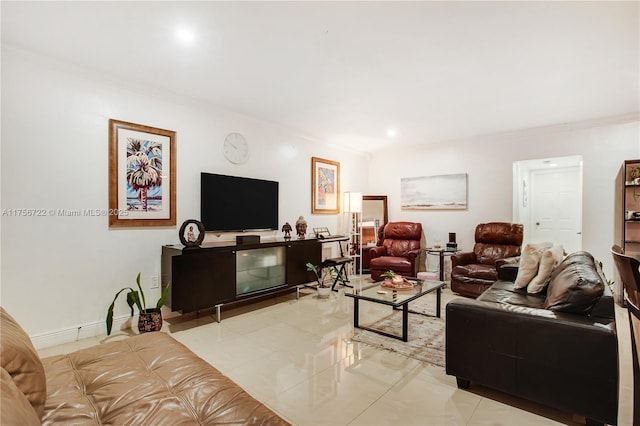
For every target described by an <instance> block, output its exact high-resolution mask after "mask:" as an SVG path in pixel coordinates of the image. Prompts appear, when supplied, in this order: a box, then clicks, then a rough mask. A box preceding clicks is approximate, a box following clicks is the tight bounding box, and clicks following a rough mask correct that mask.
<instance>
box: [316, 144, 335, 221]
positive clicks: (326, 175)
mask: <svg viewBox="0 0 640 426" xmlns="http://www.w3.org/2000/svg"><path fill="white" fill-rule="evenodd" d="M311 213H313V214H337V213H340V163H338V162H337V161H331V160H327V159H324V158H318V157H311Z"/></svg>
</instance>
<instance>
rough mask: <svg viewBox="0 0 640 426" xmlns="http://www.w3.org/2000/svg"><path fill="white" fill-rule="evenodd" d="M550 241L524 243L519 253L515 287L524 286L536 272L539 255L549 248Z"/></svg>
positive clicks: (550, 245)
mask: <svg viewBox="0 0 640 426" xmlns="http://www.w3.org/2000/svg"><path fill="white" fill-rule="evenodd" d="M552 246H553V244H552V243H538V244H526V245H525V246H524V249H523V250H522V254H521V255H520V263H519V264H518V276H517V277H516V281H515V285H514V287H515V288H525V287H526V286H528V285H529V282H530V281H531V279H532V278H533V277H535V276H536V274H537V273H538V266H539V264H540V257H541V256H542V253H544V251H545V250H547V249H549V248H551V247H552Z"/></svg>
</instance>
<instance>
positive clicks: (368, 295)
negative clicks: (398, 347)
mask: <svg viewBox="0 0 640 426" xmlns="http://www.w3.org/2000/svg"><path fill="white" fill-rule="evenodd" d="M407 279H408V280H409V281H410V282H412V283H414V285H413V288H409V289H406V290H392V289H388V288H385V287H382V286H381V285H380V284H381V282H379V283H375V284H374V285H373V286H371V287H367V288H364V289H362V290H354V292H353V293H345V296H347V297H352V298H353V326H354V327H356V328H360V329H362V330H368V331H373V332H374V333H378V334H382V335H383V336H387V337H393V338H394V339H401V340H403V341H405V342H406V341H407V340H408V338H409V312H412V313H416V314H421V315H426V314H423V313H421V312H413V311H409V302H411V301H413V300H416V299H418V298H420V297H422V296H424V295H425V294H428V293H431V292H432V291H436V308H435V316H436V317H438V318H440V296H441V291H442V288H443V287H444V285H445V283H444V281H426V280H419V279H416V278H407ZM360 300H366V301H368V302H374V303H381V304H383V305H389V306H391V307H393V308H394V309H402V336H396V335H395V334H391V333H387V332H385V331H382V330H376V329H374V328H370V327H365V326H361V325H360V321H359V316H360V307H359V303H360Z"/></svg>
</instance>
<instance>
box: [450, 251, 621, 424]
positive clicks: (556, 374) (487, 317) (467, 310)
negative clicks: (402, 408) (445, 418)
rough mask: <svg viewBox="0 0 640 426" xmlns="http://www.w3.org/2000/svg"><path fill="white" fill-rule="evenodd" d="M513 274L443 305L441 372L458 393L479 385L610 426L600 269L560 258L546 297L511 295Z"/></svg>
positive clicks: (610, 330) (607, 298) (613, 370)
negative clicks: (452, 378) (443, 370)
mask: <svg viewBox="0 0 640 426" xmlns="http://www.w3.org/2000/svg"><path fill="white" fill-rule="evenodd" d="M517 271H518V268H517V265H505V266H502V267H501V268H500V271H499V273H500V275H499V280H498V281H497V282H495V283H494V284H493V285H492V286H491V287H490V288H489V289H488V290H486V291H485V292H484V293H482V295H480V296H479V297H478V298H477V299H475V300H474V299H467V298H458V299H454V300H453V301H451V302H449V304H448V305H447V307H446V371H447V374H450V375H453V376H456V378H457V382H458V387H460V388H467V387H469V386H470V385H472V384H473V383H478V384H481V385H484V386H487V387H490V388H494V389H497V390H500V391H502V392H506V393H509V394H512V395H516V396H518V397H522V398H525V399H528V400H532V401H536V402H538V403H541V404H545V405H548V406H551V407H555V408H558V409H561V410H564V411H567V412H571V413H575V414H578V415H581V416H584V417H585V418H586V421H587V424H602V423H607V424H616V423H617V413H618V374H619V373H618V372H619V370H618V339H617V335H616V326H615V312H614V301H613V297H612V294H611V291H610V290H609V287H608V286H607V283H606V279H605V278H604V275H603V274H602V271H601V270H600V266H599V265H598V263H597V262H596V261H595V260H594V259H593V257H592V256H591V255H590V254H589V253H586V252H577V253H573V254H571V255H569V256H567V258H565V260H564V261H563V262H562V263H560V264H559V265H558V266H557V267H556V268H555V270H554V272H553V274H552V275H551V284H549V288H548V290H547V293H548V294H528V293H527V292H526V289H521V290H518V289H514V281H515V278H516V276H517ZM598 281H599V282H598ZM552 286H554V287H553V289H554V290H553V291H552ZM580 288H582V289H583V290H584V289H585V288H586V291H581V289H580ZM598 289H601V290H598ZM562 292H564V296H563V295H562V294H560V293H562ZM598 292H599V294H601V296H600V295H599V294H598ZM562 297H564V299H563V298H562ZM549 299H555V300H549ZM550 304H551V306H550Z"/></svg>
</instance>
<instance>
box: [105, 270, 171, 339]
mask: <svg viewBox="0 0 640 426" xmlns="http://www.w3.org/2000/svg"><path fill="white" fill-rule="evenodd" d="M136 284H137V285H138V290H134V289H132V288H131V287H125V288H123V289H120V291H118V292H117V293H116V296H115V297H114V298H113V302H111V305H110V306H109V309H108V310H107V336H108V335H110V334H111V328H112V327H113V306H114V305H115V303H116V299H117V298H118V296H120V293H122V292H123V291H125V290H129V292H128V293H127V304H128V305H129V308H131V316H132V317H133V305H136V306H137V307H138V311H139V312H140V315H139V317H138V331H139V332H140V333H144V332H147V331H160V329H161V328H162V312H161V311H160V308H162V305H164V301H165V300H166V298H167V295H168V294H169V287H170V286H171V284H167V286H166V287H165V288H164V290H163V291H162V295H161V296H160V299H158V303H156V307H155V308H150V309H147V301H146V299H145V297H144V291H142V286H141V285H140V272H138V276H137V277H136Z"/></svg>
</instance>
